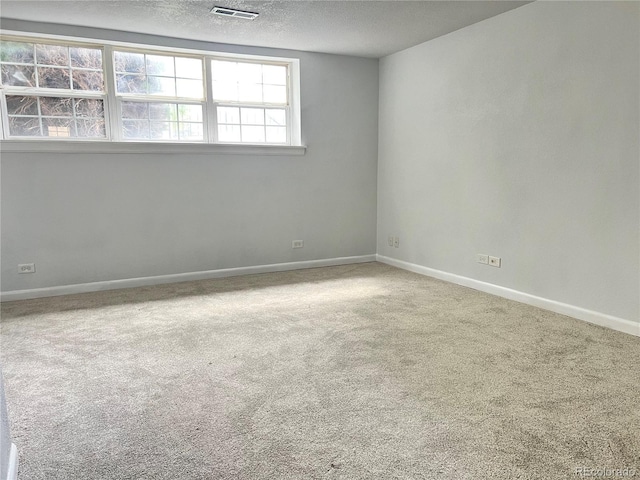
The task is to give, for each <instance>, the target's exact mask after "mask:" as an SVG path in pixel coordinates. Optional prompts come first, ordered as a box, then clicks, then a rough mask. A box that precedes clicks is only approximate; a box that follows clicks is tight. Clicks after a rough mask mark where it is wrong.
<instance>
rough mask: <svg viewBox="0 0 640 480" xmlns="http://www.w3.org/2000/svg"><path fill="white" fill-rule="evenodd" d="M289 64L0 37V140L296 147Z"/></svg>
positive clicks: (293, 66) (293, 78)
mask: <svg viewBox="0 0 640 480" xmlns="http://www.w3.org/2000/svg"><path fill="white" fill-rule="evenodd" d="M297 65H298V63H297V60H293V59H281V58H271V57H256V56H240V55H234V56H229V55H223V54H212V53H209V52H199V51H188V50H180V51H169V50H162V51H160V50H156V49H155V48H151V47H144V46H139V45H138V46H136V45H128V44H127V45H126V46H121V44H118V45H111V44H93V43H75V42H71V41H68V40H67V39H65V40H64V41H61V40H57V39H55V38H47V39H39V38H38V39H33V38H20V37H2V38H1V39H0V69H1V73H2V75H1V83H0V100H1V102H0V105H1V107H2V110H3V112H2V113H3V115H2V126H3V129H2V130H3V138H4V139H25V138H31V139H37V138H41V139H42V138H46V139H50V140H102V141H134V142H157V141H160V142H198V143H225V144H273V145H299V144H300V133H299V130H300V122H299V110H298V109H299V107H298V102H297V81H298V80H297V68H298V67H297Z"/></svg>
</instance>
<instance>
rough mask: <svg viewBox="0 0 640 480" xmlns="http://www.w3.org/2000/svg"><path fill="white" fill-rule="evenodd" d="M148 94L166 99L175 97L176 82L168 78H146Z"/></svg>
mask: <svg viewBox="0 0 640 480" xmlns="http://www.w3.org/2000/svg"><path fill="white" fill-rule="evenodd" d="M148 81H149V93H151V94H156V95H163V96H167V97H175V96H176V80H175V78H168V77H148Z"/></svg>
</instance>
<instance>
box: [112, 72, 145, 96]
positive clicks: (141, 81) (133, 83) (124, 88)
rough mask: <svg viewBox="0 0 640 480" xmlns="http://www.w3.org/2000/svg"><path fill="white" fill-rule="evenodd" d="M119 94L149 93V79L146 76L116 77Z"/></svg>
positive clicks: (119, 75) (120, 75)
mask: <svg viewBox="0 0 640 480" xmlns="http://www.w3.org/2000/svg"><path fill="white" fill-rule="evenodd" d="M116 83H117V84H118V86H117V89H118V93H147V77H146V76H144V75H123V74H118V75H116Z"/></svg>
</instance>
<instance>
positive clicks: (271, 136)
mask: <svg viewBox="0 0 640 480" xmlns="http://www.w3.org/2000/svg"><path fill="white" fill-rule="evenodd" d="M267 142H269V143H287V129H286V128H285V127H267Z"/></svg>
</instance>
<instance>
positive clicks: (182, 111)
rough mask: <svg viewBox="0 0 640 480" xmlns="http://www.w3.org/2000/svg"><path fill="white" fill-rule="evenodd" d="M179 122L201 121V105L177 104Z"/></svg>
mask: <svg viewBox="0 0 640 480" xmlns="http://www.w3.org/2000/svg"><path fill="white" fill-rule="evenodd" d="M178 119H179V120H180V121H181V122H199V123H200V122H202V105H178Z"/></svg>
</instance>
